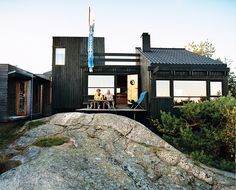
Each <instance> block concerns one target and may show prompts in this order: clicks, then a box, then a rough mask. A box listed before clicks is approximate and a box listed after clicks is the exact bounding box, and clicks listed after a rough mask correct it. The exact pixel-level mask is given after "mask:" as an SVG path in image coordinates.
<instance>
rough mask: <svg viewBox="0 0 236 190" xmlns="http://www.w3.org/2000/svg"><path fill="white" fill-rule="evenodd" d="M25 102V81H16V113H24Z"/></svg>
mask: <svg viewBox="0 0 236 190" xmlns="http://www.w3.org/2000/svg"><path fill="white" fill-rule="evenodd" d="M26 104H27V83H26V81H17V82H16V115H22V116H24V115H26Z"/></svg>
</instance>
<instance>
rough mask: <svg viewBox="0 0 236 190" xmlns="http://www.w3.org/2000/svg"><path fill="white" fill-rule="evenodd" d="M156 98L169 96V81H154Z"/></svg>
mask: <svg viewBox="0 0 236 190" xmlns="http://www.w3.org/2000/svg"><path fill="white" fill-rule="evenodd" d="M156 96H157V97H168V96H170V81H169V80H156Z"/></svg>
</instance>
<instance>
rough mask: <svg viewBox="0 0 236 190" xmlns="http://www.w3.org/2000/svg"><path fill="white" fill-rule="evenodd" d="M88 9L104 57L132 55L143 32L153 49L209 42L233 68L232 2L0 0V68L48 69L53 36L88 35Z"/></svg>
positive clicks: (235, 26) (235, 22) (235, 31)
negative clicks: (1, 65) (4, 65)
mask: <svg viewBox="0 0 236 190" xmlns="http://www.w3.org/2000/svg"><path fill="white" fill-rule="evenodd" d="M89 4H91V6H92V9H93V11H94V14H95V36H101V37H105V46H106V52H134V50H135V47H140V46H141V39H140V36H141V34H142V32H149V33H150V35H151V45H152V46H153V47H184V46H185V45H187V43H188V42H192V41H195V42H200V41H201V40H206V39H208V41H209V42H211V43H212V44H213V45H214V46H215V48H216V52H215V57H221V58H224V57H226V58H228V59H232V60H233V61H234V63H233V64H232V65H231V67H235V68H236V11H235V10H236V0H198V1H195V0H146V1H143V0H129V1H128V0H119V1H115V0H90V1H85V0H0V63H9V64H12V65H17V66H19V67H21V68H23V69H26V70H28V71H31V72H34V73H42V72H45V71H48V70H50V69H51V62H52V61H51V60H52V36H87V35H88V6H89Z"/></svg>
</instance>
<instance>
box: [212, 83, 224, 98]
mask: <svg viewBox="0 0 236 190" xmlns="http://www.w3.org/2000/svg"><path fill="white" fill-rule="evenodd" d="M210 92H211V96H222V82H210Z"/></svg>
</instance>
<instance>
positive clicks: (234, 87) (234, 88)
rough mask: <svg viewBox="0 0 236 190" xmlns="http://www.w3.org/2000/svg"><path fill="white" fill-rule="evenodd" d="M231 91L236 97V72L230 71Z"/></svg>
mask: <svg viewBox="0 0 236 190" xmlns="http://www.w3.org/2000/svg"><path fill="white" fill-rule="evenodd" d="M228 85H229V91H230V93H231V94H232V96H233V97H235V98H236V75H235V73H234V72H230V73H229V76H228Z"/></svg>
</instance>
